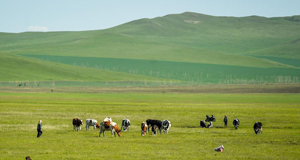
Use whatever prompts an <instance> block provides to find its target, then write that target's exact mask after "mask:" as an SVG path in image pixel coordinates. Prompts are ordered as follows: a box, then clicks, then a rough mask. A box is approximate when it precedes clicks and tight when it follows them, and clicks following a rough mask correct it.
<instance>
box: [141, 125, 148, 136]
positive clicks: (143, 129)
mask: <svg viewBox="0 0 300 160" xmlns="http://www.w3.org/2000/svg"><path fill="white" fill-rule="evenodd" d="M146 134H148V125H147V123H146V122H142V123H141V135H142V136H144V135H146Z"/></svg>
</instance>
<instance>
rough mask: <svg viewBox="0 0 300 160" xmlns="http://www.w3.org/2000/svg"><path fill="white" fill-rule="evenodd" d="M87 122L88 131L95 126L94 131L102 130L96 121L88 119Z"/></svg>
mask: <svg viewBox="0 0 300 160" xmlns="http://www.w3.org/2000/svg"><path fill="white" fill-rule="evenodd" d="M85 121H86V125H85V128H86V130H88V129H89V130H90V126H93V129H95V128H100V126H99V123H98V122H97V120H95V119H86V120H85Z"/></svg>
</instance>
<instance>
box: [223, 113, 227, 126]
mask: <svg viewBox="0 0 300 160" xmlns="http://www.w3.org/2000/svg"><path fill="white" fill-rule="evenodd" d="M223 122H224V126H225V127H227V116H226V115H225V117H224V119H223Z"/></svg>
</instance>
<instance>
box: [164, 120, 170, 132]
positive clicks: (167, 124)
mask: <svg viewBox="0 0 300 160" xmlns="http://www.w3.org/2000/svg"><path fill="white" fill-rule="evenodd" d="M170 127H171V122H170V121H168V120H163V121H162V128H163V130H164V133H165V134H166V133H168V132H169V129H170Z"/></svg>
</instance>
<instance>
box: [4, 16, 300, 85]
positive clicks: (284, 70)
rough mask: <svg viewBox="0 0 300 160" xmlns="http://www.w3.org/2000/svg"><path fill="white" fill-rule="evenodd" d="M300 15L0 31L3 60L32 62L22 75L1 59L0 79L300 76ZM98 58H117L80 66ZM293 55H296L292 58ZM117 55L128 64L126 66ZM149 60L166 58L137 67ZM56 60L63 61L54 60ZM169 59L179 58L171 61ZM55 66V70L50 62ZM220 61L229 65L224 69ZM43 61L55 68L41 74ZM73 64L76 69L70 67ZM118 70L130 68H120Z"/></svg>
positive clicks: (287, 79)
mask: <svg viewBox="0 0 300 160" xmlns="http://www.w3.org/2000/svg"><path fill="white" fill-rule="evenodd" d="M299 17H300V16H289V17H272V18H266V17H259V16H248V17H225V16H224V17H222V16H210V15H205V14H199V13H193V12H184V13H181V14H170V15H165V16H162V17H156V18H152V19H146V18H144V19H139V20H134V21H131V22H128V23H125V24H122V25H119V26H116V27H113V28H109V29H105V30H93V31H77V32H43V33H40V32H25V33H19V34H12V33H0V58H2V60H3V61H4V62H6V61H7V58H8V57H7V56H8V55H9V56H10V57H11V58H10V59H14V58H12V57H13V56H16V57H15V58H16V59H19V58H23V61H22V63H21V64H24V63H25V62H28V61H30V65H29V66H28V65H23V66H22V69H24V70H26V72H28V75H26V74H23V75H22V76H21V77H20V76H19V75H18V74H17V73H19V72H22V71H21V69H20V67H18V65H19V64H18V63H7V62H6V63H2V64H0V67H1V68H2V70H1V73H2V74H3V75H5V76H4V77H10V78H8V79H5V78H2V79H1V78H0V81H1V80H11V79H16V80H22V79H24V80H30V79H28V77H31V80H33V79H42V80H45V79H50V80H52V79H56V80H58V79H59V80H84V81H94V80H99V81H105V80H108V81H113V80H116V81H143V80H145V79H147V80H148V79H149V80H158V81H161V80H162V79H163V78H167V79H175V80H179V79H180V77H184V78H183V79H180V80H184V81H191V82H192V83H194V82H195V81H196V82H197V84H200V83H203V82H205V83H208V84H209V83H222V84H224V83H225V84H231V83H256V82H258V81H259V83H278V82H280V83H282V82H284V83H294V82H298V79H300V77H298V76H297V75H300V74H298V72H299V70H300V69H299V67H298V65H295V64H297V62H298V60H300V53H299V50H300V47H299V46H300V25H299V20H300V18H299ZM29 55H30V56H33V57H34V56H35V55H38V56H37V57H40V59H31V58H27V57H23V56H29ZM47 56H53V57H55V58H57V59H58V61H56V63H53V62H48V61H45V60H44V59H42V58H43V57H47ZM266 56H267V57H266ZM68 57H70V58H69V59H68ZM74 57H82V58H81V59H82V61H79V62H76V66H75V65H74V64H75V62H73V61H71V60H73V59H76V58H74ZM269 57H270V58H269ZM272 57H276V59H274V58H272ZM59 58H67V60H66V61H67V62H68V64H66V63H65V64H61V63H60V61H59ZM93 58H94V59H100V60H102V61H103V60H105V59H110V60H112V61H111V62H112V63H113V64H107V66H102V65H103V64H99V63H98V62H94V61H93V64H94V65H95V66H96V67H95V66H89V65H82V66H84V67H88V68H84V67H82V68H81V67H80V65H77V64H89V62H88V61H92V60H93ZM101 58H102V59H101ZM280 58H282V59H280ZM91 59H92V60H91ZM289 59H292V60H293V62H292V63H290V62H289ZM76 60H77V59H76ZM85 60H88V61H85ZM122 60H125V61H122ZM118 61H122V62H124V64H121V65H120V64H118ZM143 61H144V62H152V61H160V62H161V63H159V64H160V66H161V67H162V68H158V69H155V70H153V68H155V67H151V65H152V63H149V64H148V65H145V66H143V67H141V66H138V65H141V64H142V65H143V63H142V62H143ZM129 62H132V63H135V64H138V65H135V64H130V63H129ZM174 62H176V63H174ZM57 63H58V64H59V65H57V66H56V65H55V64H57ZM170 64H171V65H175V64H178V65H177V66H176V67H175V66H174V67H172V66H168V65H170ZM185 64H186V65H185ZM10 65H13V66H10ZM122 65H127V66H125V67H123V68H126V70H122V69H119V68H122ZM153 65H155V63H153ZM49 66H53V67H54V68H55V69H49V68H50V67H49ZM97 66H101V68H97ZM178 66H182V67H180V68H177V67H178ZM185 66H190V68H188V67H187V68H185ZM193 66H194V67H196V68H193ZM222 66H223V68H222V69H224V68H228V70H229V71H227V70H226V71H225V70H222V69H219V68H220V67H222ZM60 67H63V68H64V70H60ZM93 67H94V68H93ZM197 67H204V68H206V67H207V68H206V69H204V68H199V69H197ZM40 68H44V69H47V70H48V71H49V72H47V74H45V76H38V75H39V74H40V73H41V70H40ZM83 68H84V69H83ZM141 68H144V70H141ZM175 68H177V69H175ZM181 68H185V69H186V70H182V69H181ZM246 68H247V69H246ZM108 70H109V72H104V71H108ZM191 70H193V73H191V72H190V71H191ZM245 70H247V72H246V73H245ZM31 71H32V72H31ZM59 71H60V72H59ZM72 71H74V74H71V73H72ZM118 71H120V72H125V73H126V74H125V73H124V74H123V73H122V74H121V75H120V72H118ZM162 71H164V73H162ZM211 72H213V73H211ZM256 72H259V74H256ZM31 73H32V74H31ZM66 73H68V74H66ZM75 73H76V74H75ZM250 73H251V74H250ZM204 74H205V75H204ZM76 75H78V77H77V76H76ZM119 75H120V76H119ZM145 75H147V76H145ZM266 75H267V76H266ZM34 77H35V78H34ZM51 77H54V78H51ZM161 78H162V79H161ZM162 81H163V83H164V84H165V81H164V80H162ZM191 82H189V83H191Z"/></svg>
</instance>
